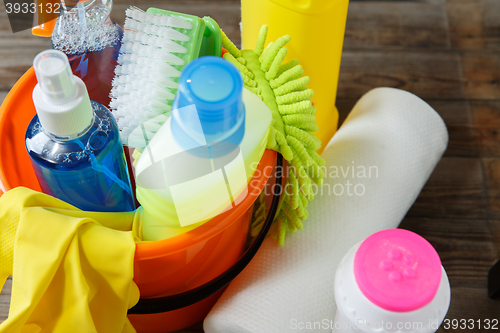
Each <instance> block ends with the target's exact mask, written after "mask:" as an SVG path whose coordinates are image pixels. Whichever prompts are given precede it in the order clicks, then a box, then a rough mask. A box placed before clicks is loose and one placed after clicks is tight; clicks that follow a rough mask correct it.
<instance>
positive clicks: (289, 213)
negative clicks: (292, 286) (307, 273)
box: [222, 25, 325, 245]
mask: <svg viewBox="0 0 500 333" xmlns="http://www.w3.org/2000/svg"><path fill="white" fill-rule="evenodd" d="M266 37H267V26H266V25H264V26H263V27H262V28H261V30H260V33H259V38H258V40H257V46H256V47H255V49H254V50H239V49H238V48H237V47H236V46H235V45H234V44H233V43H232V42H231V41H230V40H229V39H228V38H227V36H226V35H225V34H224V33H223V32H222V45H223V46H224V47H225V48H226V49H227V50H228V52H227V53H225V54H224V56H223V57H224V59H226V60H228V61H230V62H231V63H233V64H234V65H235V66H236V67H237V68H238V69H239V70H240V72H241V74H242V76H243V81H244V84H245V87H246V88H247V89H249V90H251V91H252V92H253V93H255V94H256V95H257V96H259V97H260V98H261V99H262V100H263V101H264V102H265V103H266V105H267V106H268V107H269V109H270V110H271V112H272V114H273V120H274V123H273V125H272V127H271V131H270V133H269V137H268V144H267V147H268V148H269V149H273V150H276V151H277V152H279V153H281V154H282V155H283V157H284V158H285V160H287V161H288V163H289V164H290V165H291V166H292V167H291V168H289V169H288V177H287V184H286V186H285V188H284V189H285V191H284V194H283V196H284V198H283V200H282V202H281V207H280V209H279V212H278V213H277V215H276V218H275V220H274V224H273V226H272V229H271V231H270V234H271V236H272V237H273V238H274V239H276V241H277V242H278V244H280V245H282V244H283V243H284V240H285V234H286V230H287V229H288V230H290V231H292V232H295V231H297V230H298V229H299V230H300V229H302V221H304V220H305V219H306V218H307V215H308V213H307V210H306V207H307V204H308V202H309V201H311V200H312V199H313V198H314V195H313V186H314V185H316V186H321V185H323V178H324V171H323V170H322V168H321V167H322V166H324V165H325V161H324V160H323V159H322V158H321V157H320V155H319V154H318V153H316V150H317V149H319V148H320V147H321V141H320V140H319V139H318V138H317V137H316V136H315V135H314V134H312V132H315V131H317V130H318V125H317V124H316V123H315V120H316V116H315V115H314V114H315V112H316V108H315V107H314V106H313V105H312V103H311V97H312V96H313V94H314V92H313V91H312V90H311V89H308V88H307V84H308V83H309V77H308V76H302V75H303V74H304V70H303V69H302V66H300V65H299V62H298V60H296V59H294V60H292V61H289V62H286V63H283V64H282V62H283V60H284V58H285V56H286V54H287V49H286V48H285V47H284V46H285V45H286V44H287V43H288V42H289V41H290V36H283V37H280V38H278V40H276V41H275V42H274V43H272V42H271V43H269V44H268V46H267V47H266V48H264V45H265V41H266ZM261 211H262V209H261V210H260V212H261ZM256 213H258V211H257V212H256ZM256 221H260V219H259V218H257V217H256ZM261 227H262V224H261V223H254V224H253V225H252V233H256V232H258V230H260V228H261Z"/></svg>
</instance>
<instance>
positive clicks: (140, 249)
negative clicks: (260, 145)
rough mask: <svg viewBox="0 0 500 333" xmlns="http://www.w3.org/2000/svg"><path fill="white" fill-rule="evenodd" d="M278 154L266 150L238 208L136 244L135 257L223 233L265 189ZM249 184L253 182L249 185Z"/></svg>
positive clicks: (164, 252) (180, 247)
mask: <svg viewBox="0 0 500 333" xmlns="http://www.w3.org/2000/svg"><path fill="white" fill-rule="evenodd" d="M276 156H277V153H276V151H274V150H270V149H266V150H265V151H264V155H263V156H262V158H261V160H260V162H259V166H258V167H257V169H256V170H255V172H254V174H253V176H252V178H251V180H250V182H249V187H251V189H250V190H249V191H248V193H247V195H246V196H245V198H244V199H243V200H242V201H241V202H240V203H239V204H238V205H236V207H234V208H233V209H230V210H228V211H226V212H224V213H222V214H220V215H218V216H216V217H214V218H213V219H211V220H209V221H208V222H206V223H205V224H203V225H202V226H200V227H198V228H195V229H193V230H190V231H188V232H186V233H184V234H181V235H178V236H175V237H172V238H168V239H163V240H159V241H154V242H142V243H137V244H136V247H135V249H136V250H135V259H134V260H149V259H154V258H158V257H162V256H164V255H167V254H171V253H175V252H178V251H182V250H185V249H186V248H188V247H191V246H194V245H196V244H198V243H200V242H202V241H204V240H207V239H210V238H212V237H213V236H215V235H217V234H218V233H220V232H222V231H223V230H224V229H226V228H227V227H228V226H229V225H231V224H232V223H233V221H235V220H237V219H238V218H239V217H240V216H241V215H243V214H244V213H245V212H246V211H247V210H248V209H250V208H251V205H252V204H253V203H254V202H255V200H256V199H257V197H258V196H259V195H260V193H261V192H262V190H263V188H264V186H265V185H266V183H267V181H268V179H269V177H270V175H271V173H272V170H273V168H274V163H275V161H276ZM269 167H270V168H269ZM267 169H270V170H269V172H266V170H267ZM250 184H252V185H251V186H250Z"/></svg>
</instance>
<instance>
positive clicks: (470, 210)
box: [407, 156, 489, 219]
mask: <svg viewBox="0 0 500 333" xmlns="http://www.w3.org/2000/svg"><path fill="white" fill-rule="evenodd" d="M407 216H408V217H429V216H432V217H435V218H444V217H448V218H473V219H486V218H488V216H489V215H488V198H487V195H486V191H485V187H484V176H483V169H482V164H481V160H480V159H479V158H465V157H447V156H445V157H443V158H442V159H441V161H440V162H439V163H438V165H437V166H436V169H435V170H434V172H433V173H432V175H431V177H430V178H429V180H428V182H427V184H426V185H425V187H424V188H423V190H422V192H421V193H420V195H419V197H418V198H417V200H416V201H415V203H414V205H413V206H412V208H411V209H410V211H409V212H408V214H407Z"/></svg>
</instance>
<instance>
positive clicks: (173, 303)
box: [128, 154, 283, 314]
mask: <svg viewBox="0 0 500 333" xmlns="http://www.w3.org/2000/svg"><path fill="white" fill-rule="evenodd" d="M282 167H283V156H282V155H281V154H278V156H277V162H276V168H275V169H277V168H282ZM275 184H276V185H278V186H273V188H274V190H273V200H272V203H271V208H270V210H269V213H268V215H267V217H266V221H265V223H264V226H263V228H262V230H261V232H260V233H259V235H258V236H257V238H256V239H255V241H254V243H253V244H252V245H251V246H250V248H249V249H248V250H247V251H246V252H245V253H244V254H243V256H242V257H241V258H240V260H238V262H237V263H236V264H234V265H233V266H232V267H231V268H229V269H228V270H226V271H225V272H224V273H222V274H221V275H219V276H218V277H216V278H214V279H213V280H210V281H208V282H207V283H205V284H203V285H201V286H199V287H197V288H195V289H192V290H189V291H186V292H183V293H180V294H176V295H171V296H165V297H158V298H141V299H139V302H138V303H137V304H136V305H135V306H134V307H132V308H130V309H129V310H128V314H154V313H162V312H169V311H174V310H178V309H181V308H184V307H186V306H189V305H193V304H195V303H197V302H199V301H202V300H204V299H205V298H207V297H210V296H212V295H213V294H215V293H217V292H218V291H220V290H222V289H223V288H224V287H226V286H227V285H228V284H229V283H231V281H233V280H234V279H235V278H236V277H237V276H238V274H240V273H241V271H243V269H244V268H245V267H246V266H247V265H248V264H249V263H250V261H251V260H252V259H253V257H254V256H255V254H256V253H257V251H258V250H259V248H260V246H261V245H262V243H263V242H264V239H265V238H266V236H267V233H268V232H269V229H270V228H271V224H272V223H273V220H274V216H275V215H276V212H277V210H278V205H279V201H280V197H281V187H282V172H277V173H276V183H275Z"/></svg>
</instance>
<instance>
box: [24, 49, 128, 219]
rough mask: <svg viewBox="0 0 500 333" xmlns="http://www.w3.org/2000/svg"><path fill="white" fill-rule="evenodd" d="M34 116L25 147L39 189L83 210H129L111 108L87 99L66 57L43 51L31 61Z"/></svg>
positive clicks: (120, 148)
mask: <svg viewBox="0 0 500 333" xmlns="http://www.w3.org/2000/svg"><path fill="white" fill-rule="evenodd" d="M33 67H34V68H35V73H36V76H37V79H38V84H37V85H36V86H35V89H34V90H33V103H34V105H35V108H36V110H37V115H35V116H34V117H33V119H32V120H31V122H30V124H29V125H28V129H27V131H26V149H27V150H28V153H29V155H30V158H31V162H32V165H33V168H34V170H35V174H36V176H37V178H38V182H39V183H40V186H41V188H42V191H43V192H44V193H47V194H50V195H53V196H55V197H57V198H59V199H61V200H64V201H66V202H68V203H70V204H72V205H74V206H76V207H78V208H80V209H83V210H87V211H109V212H119V211H133V210H134V208H135V207H134V199H133V194H132V189H131V186H130V179H129V175H128V171H127V166H126V162H125V157H124V153H123V147H122V143H121V141H120V137H119V132H118V127H117V124H116V121H115V119H114V117H113V116H112V115H111V112H110V111H109V110H108V109H107V108H106V107H104V106H103V105H101V104H99V103H97V102H95V101H91V100H90V98H89V96H88V93H87V89H86V87H85V84H84V83H83V81H82V80H81V79H80V78H78V77H76V76H74V75H73V74H72V73H71V68H70V65H69V61H68V58H67V57H66V55H65V54H64V53H62V52H60V51H56V50H47V51H43V52H41V53H40V54H38V55H37V56H36V57H35V60H34V62H33Z"/></svg>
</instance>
